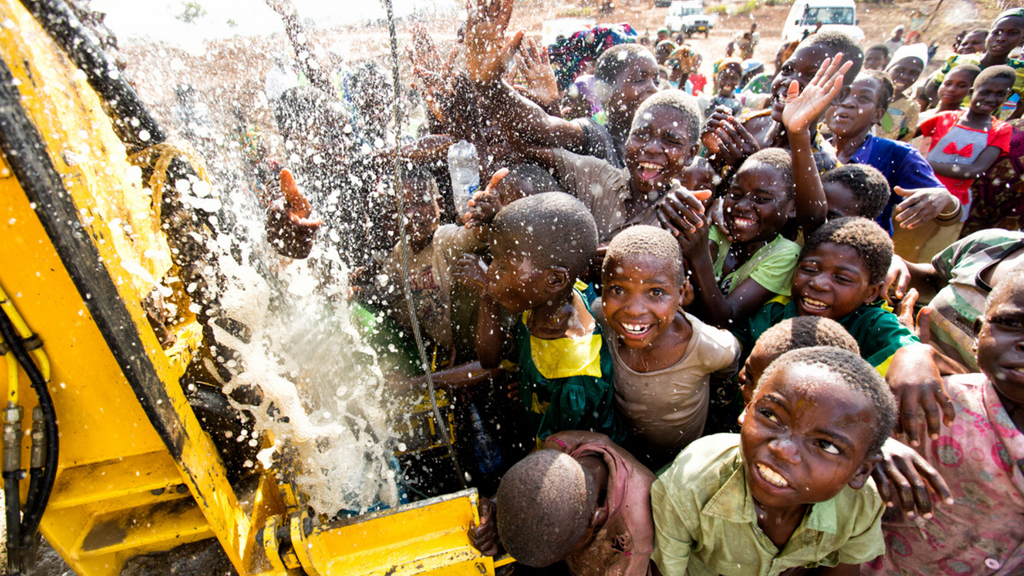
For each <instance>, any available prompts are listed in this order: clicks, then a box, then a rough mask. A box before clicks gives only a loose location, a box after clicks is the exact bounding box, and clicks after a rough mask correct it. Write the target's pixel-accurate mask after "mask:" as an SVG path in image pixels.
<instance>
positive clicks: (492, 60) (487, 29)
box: [466, 0, 525, 84]
mask: <svg viewBox="0 0 1024 576" xmlns="http://www.w3.org/2000/svg"><path fill="white" fill-rule="evenodd" d="M512 4H513V0H468V1H467V5H466V9H467V10H468V12H469V18H468V19H467V21H466V48H467V51H466V69H467V70H468V71H469V78H470V79H471V80H473V81H474V82H481V83H485V84H489V83H492V82H497V81H498V80H500V79H501V74H502V72H504V70H505V63H506V62H508V61H509V60H510V59H511V58H512V54H514V53H515V51H516V50H517V49H518V48H519V44H520V43H521V42H522V41H523V36H524V34H525V32H524V31H522V30H520V31H519V32H516V34H515V35H513V37H512V38H511V39H509V40H506V39H505V30H506V28H508V22H509V20H510V19H511V18H512Z"/></svg>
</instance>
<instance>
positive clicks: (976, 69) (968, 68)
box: [946, 62, 981, 86]
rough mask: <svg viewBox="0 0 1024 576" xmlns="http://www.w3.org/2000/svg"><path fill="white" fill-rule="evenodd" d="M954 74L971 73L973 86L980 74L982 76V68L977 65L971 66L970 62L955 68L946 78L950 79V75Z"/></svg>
mask: <svg viewBox="0 0 1024 576" xmlns="http://www.w3.org/2000/svg"><path fill="white" fill-rule="evenodd" d="M954 72H968V73H970V74H971V75H972V76H973V77H972V78H971V85H972V86H973V83H974V81H975V80H977V78H978V74H981V66H978V65H977V64H971V63H970V62H968V63H967V64H960V65H958V66H954V67H953V69H952V70H950V71H949V74H946V78H949V75H950V74H952V73H954Z"/></svg>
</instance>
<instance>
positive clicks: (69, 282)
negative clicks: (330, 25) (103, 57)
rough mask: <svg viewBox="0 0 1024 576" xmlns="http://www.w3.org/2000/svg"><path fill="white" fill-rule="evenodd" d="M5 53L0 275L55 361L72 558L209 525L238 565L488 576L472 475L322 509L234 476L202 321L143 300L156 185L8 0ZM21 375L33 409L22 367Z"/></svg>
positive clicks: (282, 570) (119, 561)
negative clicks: (191, 372)
mask: <svg viewBox="0 0 1024 576" xmlns="http://www.w3.org/2000/svg"><path fill="white" fill-rule="evenodd" d="M0 59H2V66H0V108H2V112H0V150H2V152H3V158H2V159H0V286H2V287H3V289H4V291H6V293H7V294H8V295H9V297H10V299H11V302H12V303H13V305H14V306H15V307H16V308H17V310H18V311H20V314H21V316H22V317H23V318H24V320H25V322H26V323H27V325H28V326H30V327H31V329H32V330H34V331H35V333H36V334H38V335H39V336H40V337H41V339H42V341H43V343H44V349H45V350H46V352H47V353H48V355H49V358H50V360H51V362H52V370H51V374H50V380H49V389H50V391H51V394H52V396H53V401H54V404H55V408H56V412H57V415H58V420H59V426H60V443H61V447H60V458H59V466H58V474H57V479H56V485H55V487H54V490H53V494H52V496H51V498H50V501H49V504H48V507H47V508H46V512H45V515H44V516H43V519H42V523H41V527H40V530H41V532H42V533H43V535H44V536H45V537H46V538H47V540H48V541H49V542H50V543H51V544H52V545H53V547H54V548H55V549H56V550H57V551H58V552H59V553H60V554H61V556H62V557H63V558H64V559H65V560H66V561H67V562H68V564H69V565H70V566H71V567H72V568H73V569H74V570H75V571H76V572H77V573H79V574H83V575H97V576H99V575H114V574H118V573H120V571H121V569H122V566H123V565H124V563H125V562H126V561H127V560H128V559H129V558H131V557H133V556H135V555H138V554H145V553H153V552H161V551H166V550H170V549H173V548H175V547H177V546H180V545H182V544H186V543H190V542H195V541H199V540H203V539H209V538H214V537H215V538H217V540H218V541H219V542H220V545H221V546H222V547H223V549H224V551H225V552H226V553H227V556H228V557H229V558H230V560H231V562H232V564H233V565H234V567H235V568H236V569H237V571H238V572H239V574H242V575H255V574H268V575H269V574H280V575H284V574H288V575H297V574H310V575H323V576H327V575H342V574H344V575H362V574H367V575H370V574H380V575H383V574H388V575H396V576H397V575H406V574H410V575H411V574H445V575H459V574H466V575H468V574H472V575H477V576H478V575H480V574H493V571H494V563H493V561H492V559H491V558H489V557H485V556H482V555H481V554H480V553H479V552H478V551H477V550H475V549H474V548H473V547H472V546H470V544H469V541H468V537H467V530H468V529H469V528H470V527H471V526H473V525H475V524H476V523H478V522H479V518H478V516H477V507H476V502H477V494H476V492H475V490H467V491H463V492H459V493H456V494H451V495H448V496H443V497H440V498H435V499H432V500H427V501H423V502H418V503H415V504H410V505H406V506H401V507H398V508H395V509H392V510H388V511H385V512H380V513H375V514H370V515H364V516H359V517H356V518H352V519H348V520H345V521H335V522H321V521H320V520H318V519H311V518H309V517H308V516H306V515H305V513H304V512H303V511H302V510H300V509H298V508H297V507H295V506H288V505H286V502H285V498H283V497H282V492H281V490H280V488H279V486H278V485H277V483H276V481H275V479H274V471H273V470H268V471H264V472H263V473H262V474H261V475H259V476H258V477H257V479H256V480H255V481H252V482H249V483H246V484H245V485H244V486H242V487H238V486H232V485H231V484H230V483H229V482H228V480H227V474H226V470H225V467H224V464H223V462H222V460H221V458H220V457H219V455H218V452H217V450H216V449H215V447H214V444H213V442H212V440H211V438H210V436H209V435H208V434H207V433H206V432H205V431H204V430H203V429H202V428H201V427H200V424H199V422H198V420H197V419H196V416H195V414H194V413H193V411H192V408H191V407H190V406H189V403H188V401H187V400H186V397H185V394H184V393H183V390H182V387H181V385H180V384H179V379H180V378H181V377H182V375H183V374H184V372H185V368H186V366H187V365H188V363H189V361H190V360H191V358H192V355H193V354H194V353H195V352H196V351H197V350H198V348H199V347H200V346H201V345H202V341H201V339H202V336H201V330H200V326H199V325H198V324H197V323H196V321H195V319H194V318H187V319H186V321H185V322H183V323H181V324H179V325H178V327H177V336H178V340H177V344H176V345H175V346H174V347H173V348H171V349H169V350H166V351H165V350H163V349H162V348H161V346H160V343H159V342H158V340H157V337H156V335H155V334H154V332H153V330H152V329H151V327H150V325H149V323H148V322H147V320H146V313H145V311H144V310H143V307H142V304H141V302H142V299H143V298H144V297H145V296H146V295H147V294H148V293H149V292H150V291H151V290H152V288H153V283H154V279H157V280H159V279H162V278H166V277H167V276H168V275H173V269H172V264H171V262H172V261H171V254H170V250H169V248H168V244H167V241H166V239H165V238H164V236H163V233H162V231H161V229H160V222H159V219H158V218H157V216H156V215H155V210H154V206H153V198H152V192H151V191H150V190H148V189H147V188H146V187H145V186H144V184H143V183H142V182H141V181H140V177H139V171H138V169H136V168H133V167H132V165H131V164H130V163H129V161H128V154H127V152H126V149H125V147H124V145H123V144H122V143H121V141H120V140H119V139H118V137H117V135H116V133H115V131H114V130H113V129H112V123H111V120H110V118H108V117H107V116H106V115H105V114H104V112H103V109H104V107H103V105H102V104H103V103H102V102H101V100H100V98H99V97H98V96H97V94H96V93H95V92H94V91H93V90H92V89H91V88H90V86H89V85H88V83H87V82H86V80H85V77H84V75H83V73H82V72H81V71H79V70H78V69H77V68H76V67H75V65H74V64H73V63H72V62H71V61H70V60H69V59H68V57H67V56H66V55H65V54H64V53H63V52H62V51H61V49H60V47H59V46H58V45H57V44H56V43H55V42H54V41H53V39H52V38H51V37H50V36H49V35H48V34H47V32H46V31H44V29H43V28H42V27H41V26H40V24H39V22H37V20H36V19H35V18H34V17H33V16H32V14H30V12H29V11H28V10H27V9H26V7H25V6H23V5H22V4H21V3H19V2H17V1H14V0H0ZM18 386H19V388H20V399H21V403H22V405H23V406H24V407H25V409H26V412H27V413H31V409H32V407H33V406H34V404H35V395H34V394H33V393H31V390H30V388H29V382H28V381H27V379H26V378H25V376H24V374H22V376H21V377H20V380H19V381H18ZM5 392H10V390H6V391H5ZM24 452H25V454H24V457H23V461H27V460H28V458H27V457H28V447H27V446H24ZM22 488H23V490H22V498H24V497H25V486H23V487H22Z"/></svg>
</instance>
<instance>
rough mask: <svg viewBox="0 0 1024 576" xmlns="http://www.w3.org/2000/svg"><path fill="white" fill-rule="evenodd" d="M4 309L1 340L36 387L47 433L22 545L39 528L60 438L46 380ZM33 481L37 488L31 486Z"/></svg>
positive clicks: (0, 316)
mask: <svg viewBox="0 0 1024 576" xmlns="http://www.w3.org/2000/svg"><path fill="white" fill-rule="evenodd" d="M5 308H6V307H5V306H0V337H3V339H4V342H6V343H7V345H8V346H9V347H10V353H12V354H14V357H15V358H16V359H17V360H18V364H21V368H22V370H24V371H25V373H26V374H27V375H28V379H29V382H31V383H32V389H33V390H35V392H36V395H37V396H38V397H39V409H40V410H41V411H42V416H43V430H44V432H45V434H46V457H45V460H44V462H45V466H44V469H43V474H42V475H41V476H34V477H33V478H32V480H31V481H30V483H29V493H30V495H34V496H35V498H34V499H33V500H31V501H28V502H26V503H25V513H24V518H23V519H22V522H21V534H20V545H21V546H23V547H25V546H29V545H30V544H31V543H32V539H33V538H34V537H35V534H36V531H37V530H38V529H39V521H40V520H41V519H42V517H43V511H44V510H45V509H46V503H47V502H48V501H49V500H50V493H51V492H53V484H54V481H55V480H56V477H57V460H58V455H59V454H60V437H59V436H58V433H57V412H56V410H54V407H53V399H52V398H51V397H50V391H49V389H48V388H47V387H46V379H45V378H44V377H43V373H42V372H41V371H40V369H39V367H37V366H36V365H35V363H34V362H32V358H31V356H29V353H28V350H26V349H25V343H24V341H23V340H22V338H21V335H20V334H18V331H17V329H16V328H15V327H14V323H13V322H12V321H11V317H10V316H8V314H7V310H6V309H5ZM5 476H6V475H5ZM7 483H8V479H7V478H6V477H5V478H4V484H5V488H6V485H7ZM33 484H35V485H36V486H37V488H35V489H33ZM7 529H8V530H10V529H11V527H10V525H8V527H7Z"/></svg>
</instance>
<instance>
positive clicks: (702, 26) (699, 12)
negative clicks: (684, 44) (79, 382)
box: [665, 0, 718, 38]
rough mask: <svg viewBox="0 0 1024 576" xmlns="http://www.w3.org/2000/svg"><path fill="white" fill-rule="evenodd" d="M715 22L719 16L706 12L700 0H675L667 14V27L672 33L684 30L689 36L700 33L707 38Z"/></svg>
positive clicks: (716, 22)
mask: <svg viewBox="0 0 1024 576" xmlns="http://www.w3.org/2000/svg"><path fill="white" fill-rule="evenodd" d="M715 24H718V16H717V15H715V14H707V13H705V12H704V4H703V2H700V1H699V0H674V1H673V2H672V4H671V5H670V6H669V7H668V12H667V13H666V14H665V28H668V31H669V32H670V33H672V34H675V33H676V32H682V33H683V34H685V35H686V37H687V38H689V37H690V36H693V35H694V34H699V33H703V34H704V37H705V38H707V37H708V34H709V33H710V31H711V29H712V28H714V27H715Z"/></svg>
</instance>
